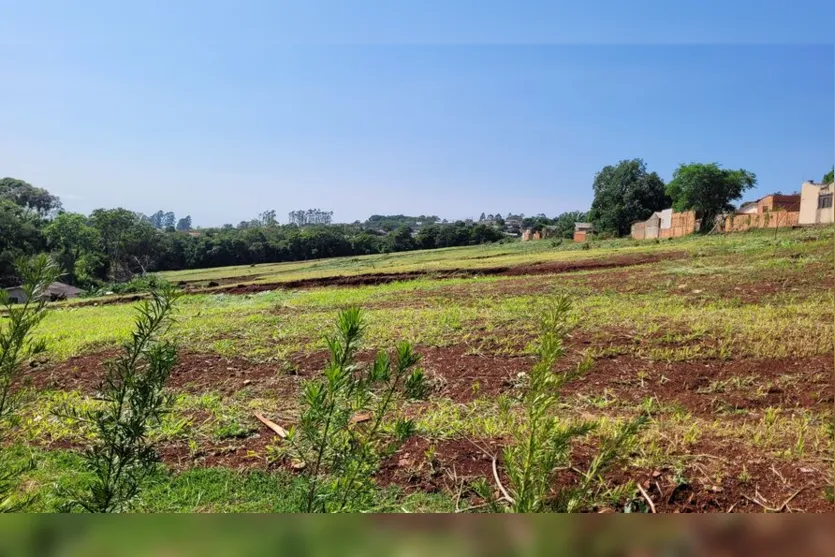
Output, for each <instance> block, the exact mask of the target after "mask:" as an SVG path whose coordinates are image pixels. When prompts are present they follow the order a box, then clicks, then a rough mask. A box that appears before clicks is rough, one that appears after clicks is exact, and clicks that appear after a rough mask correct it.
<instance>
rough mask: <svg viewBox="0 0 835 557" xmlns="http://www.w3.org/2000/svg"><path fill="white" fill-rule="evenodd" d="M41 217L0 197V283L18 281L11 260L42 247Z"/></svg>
mask: <svg viewBox="0 0 835 557" xmlns="http://www.w3.org/2000/svg"><path fill="white" fill-rule="evenodd" d="M40 225H41V219H40V217H38V215H36V214H35V213H33V212H31V211H28V210H27V209H25V208H24V207H22V206H20V205H17V204H16V203H13V202H12V201H10V200H9V199H4V198H3V197H0V286H13V285H15V284H16V283H17V282H18V277H17V272H16V270H15V260H16V259H17V258H18V257H21V256H25V255H30V254H33V253H38V252H39V251H42V250H43V248H44V241H43V234H41V230H40Z"/></svg>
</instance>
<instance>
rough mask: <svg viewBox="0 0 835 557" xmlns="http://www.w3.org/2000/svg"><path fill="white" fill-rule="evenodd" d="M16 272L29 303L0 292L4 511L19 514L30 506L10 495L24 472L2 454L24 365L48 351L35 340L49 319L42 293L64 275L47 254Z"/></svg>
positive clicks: (0, 490) (0, 487)
mask: <svg viewBox="0 0 835 557" xmlns="http://www.w3.org/2000/svg"><path fill="white" fill-rule="evenodd" d="M16 269H17V273H18V275H20V277H21V278H22V279H23V290H24V292H25V294H26V297H27V301H26V302H25V303H23V304H13V303H12V301H11V298H10V297H9V295H8V293H7V292H6V291H5V290H2V289H0V305H2V306H3V308H4V310H5V311H4V313H5V317H6V322H7V323H6V325H5V326H4V327H2V328H0V512H16V511H19V510H22V509H23V508H25V507H26V501H14V500H12V497H11V495H10V492H11V490H12V485H13V482H14V480H15V479H16V478H17V477H18V476H19V474H20V473H21V472H23V470H20V469H18V468H16V467H9V466H8V465H6V464H5V463H4V460H5V458H4V456H3V454H2V451H3V448H4V447H5V431H6V428H7V427H8V426H9V425H11V424H14V422H15V421H16V419H15V418H16V416H15V411H16V410H17V408H18V405H19V401H20V397H21V392H20V391H19V390H16V389H15V386H16V385H17V383H18V381H19V379H20V375H21V372H22V364H23V363H24V362H25V361H26V360H27V359H28V358H29V357H31V356H32V355H34V354H37V353H39V352H42V351H43V350H44V349H45V345H44V343H43V342H34V341H33V340H32V332H33V330H34V329H35V327H37V326H38V324H39V323H40V322H41V320H42V319H43V318H44V316H45V310H46V302H47V301H48V297H47V296H43V295H42V294H43V293H44V291H45V290H46V288H47V287H48V286H49V285H50V284H52V283H53V282H55V280H56V279H57V278H58V275H59V274H60V270H59V269H58V266H57V265H55V263H53V262H52V260H51V259H49V258H48V257H47V256H45V255H40V256H38V257H33V258H32V259H21V260H19V261H18V262H17V264H16Z"/></svg>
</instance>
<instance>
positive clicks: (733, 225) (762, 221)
mask: <svg viewBox="0 0 835 557" xmlns="http://www.w3.org/2000/svg"><path fill="white" fill-rule="evenodd" d="M799 217H800V213H799V212H798V211H779V210H778V211H768V212H765V213H759V214H758V213H751V214H743V215H730V216H728V217H726V218H725V232H743V231H745V230H751V229H753V228H783V227H791V226H797V222H798V219H799Z"/></svg>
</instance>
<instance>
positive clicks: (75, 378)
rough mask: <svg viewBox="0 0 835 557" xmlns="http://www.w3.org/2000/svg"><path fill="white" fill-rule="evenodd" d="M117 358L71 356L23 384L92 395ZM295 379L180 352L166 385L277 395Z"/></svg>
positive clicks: (268, 367)
mask: <svg viewBox="0 0 835 557" xmlns="http://www.w3.org/2000/svg"><path fill="white" fill-rule="evenodd" d="M116 355H117V352H116V351H115V350H106V351H103V352H96V353H92V354H85V355H82V356H74V357H72V358H69V359H68V360H65V361H63V362H59V363H57V364H55V365H44V366H41V367H35V368H32V369H31V370H30V371H29V372H28V373H27V374H26V375H25V376H24V382H25V383H27V384H28V385H30V386H33V387H35V388H36V389H39V390H45V389H55V390H78V391H81V392H84V393H92V392H94V391H95V390H96V389H97V387H98V385H99V382H100V381H101V380H102V378H103V377H104V374H105V363H106V361H107V360H110V359H112V358H114V357H115V356H116ZM296 383H297V379H296V378H294V377H292V376H288V375H286V374H283V373H281V372H280V370H279V367H278V365H277V364H274V363H267V364H262V363H257V362H252V361H250V360H246V359H244V358H235V357H226V356H221V355H218V354H211V353H208V354H201V353H194V352H181V353H180V354H179V355H178V358H177V365H176V366H175V367H174V370H173V372H172V374H171V377H170V378H169V380H168V383H167V386H168V387H172V388H175V389H177V390H178V391H185V392H190V393H203V392H207V391H214V392H219V393H221V394H224V395H231V394H234V393H236V392H237V391H239V390H241V389H243V388H244V387H249V388H250V389H252V390H253V391H256V392H258V391H262V390H265V389H270V390H271V391H277V392H278V394H279V395H280V394H292V393H294V392H295V388H296Z"/></svg>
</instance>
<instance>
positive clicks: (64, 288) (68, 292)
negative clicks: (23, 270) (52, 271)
mask: <svg viewBox="0 0 835 557" xmlns="http://www.w3.org/2000/svg"><path fill="white" fill-rule="evenodd" d="M22 288H23V286H12V287H11V288H6V291H7V292H9V291H12V290H20V289H22ZM46 293H47V294H49V295H50V296H65V297H70V296H78V295H79V294H82V293H84V290H82V289H81V288H76V287H75V286H72V285H71V284H64V283H63V282H57V281H56V282H53V283H52V284H50V285H49V286H48V287H47V288H46Z"/></svg>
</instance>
